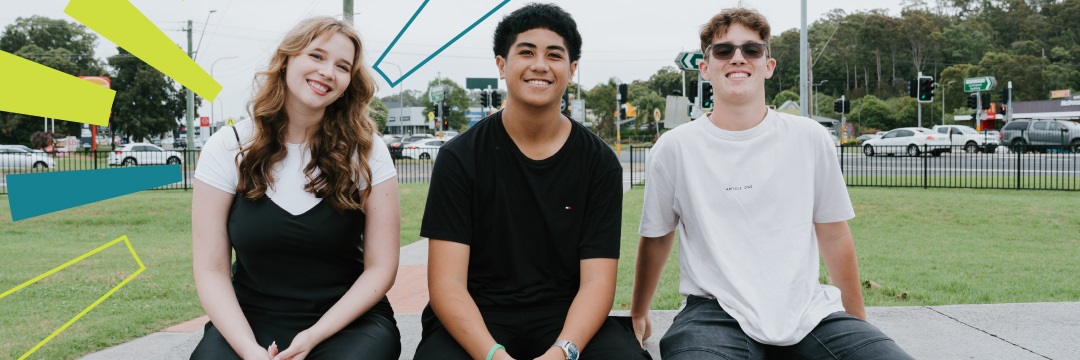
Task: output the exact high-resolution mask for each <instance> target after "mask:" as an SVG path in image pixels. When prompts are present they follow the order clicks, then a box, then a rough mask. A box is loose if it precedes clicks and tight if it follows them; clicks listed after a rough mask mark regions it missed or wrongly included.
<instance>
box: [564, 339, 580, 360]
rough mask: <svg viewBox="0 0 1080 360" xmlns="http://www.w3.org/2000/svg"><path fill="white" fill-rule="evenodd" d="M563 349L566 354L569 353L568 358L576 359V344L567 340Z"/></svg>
mask: <svg viewBox="0 0 1080 360" xmlns="http://www.w3.org/2000/svg"><path fill="white" fill-rule="evenodd" d="M565 349H566V354H567V355H569V358H570V360H578V349H577V346H576V345H574V343H572V342H567V343H566V347H565Z"/></svg>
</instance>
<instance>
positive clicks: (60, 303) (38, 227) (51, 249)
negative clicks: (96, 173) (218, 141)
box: [0, 184, 427, 359]
mask: <svg viewBox="0 0 1080 360" xmlns="http://www.w3.org/2000/svg"><path fill="white" fill-rule="evenodd" d="M400 191H401V194H402V196H401V198H402V205H401V215H402V216H401V218H402V219H401V227H402V241H401V242H402V245H405V244H408V243H412V242H415V241H416V240H418V239H419V236H420V235H419V233H420V219H421V217H422V216H423V208H424V206H423V202H424V200H425V199H426V198H427V184H402V185H401V186H400ZM121 235H127V236H128V238H129V239H130V241H131V244H132V247H133V248H134V249H135V251H136V253H138V255H139V258H140V259H141V260H142V261H143V263H144V264H145V265H146V270H145V271H144V272H142V273H141V274H139V275H138V276H137V277H136V278H135V279H133V280H132V281H131V282H129V283H128V284H127V285H125V286H124V287H123V288H121V289H120V290H118V291H117V292H116V293H114V294H113V295H112V296H111V297H109V298H108V299H107V300H105V301H103V302H101V303H100V304H99V305H98V306H96V307H94V309H93V310H91V311H90V312H89V313H88V314H86V315H85V316H83V317H82V318H81V319H79V320H78V321H76V322H75V323H74V324H73V325H72V326H71V327H69V328H67V329H66V330H64V331H63V332H62V333H60V335H58V336H57V337H55V338H54V339H52V340H50V341H49V342H48V343H47V344H46V345H45V346H44V347H42V348H40V349H38V350H37V351H35V352H34V354H33V355H32V358H36V359H72V358H78V357H80V356H82V355H84V354H86V353H89V352H92V351H96V350H101V349H104V348H107V347H109V346H113V345H116V344H118V343H121V342H124V341H128V340H131V339H134V338H137V337H140V336H144V335H147V334H149V333H152V332H155V331H158V330H161V329H163V328H165V327H168V326H171V325H175V324H177V323H180V322H183V321H187V320H191V319H192V318H195V317H197V316H199V315H202V314H203V311H202V307H201V306H200V305H199V300H198V298H197V296H196V294H195V286H194V283H193V280H192V275H191V192H190V191H182V190H181V191H172V190H169V191H143V192H139V193H136V194H132V195H129V196H124V197H121V198H115V199H110V200H106V201H102V202H98V203H94V204H90V205H86V206H82V207H78V208H75V209H69V210H65V211H61V212H56V213H52V214H48V215H44V216H39V217H36V218H31V219H27V220H23V221H19V222H18V223H12V222H11V211H10V209H9V204H8V197H7V195H0V292H4V291H7V290H8V289H11V288H13V287H15V286H18V285H19V284H22V283H23V282H25V281H27V280H30V279H32V278H34V277H36V276H38V275H40V274H42V273H44V272H46V271H49V270H51V269H53V268H54V267H57V266H59V265H61V264H64V263H66V262H67V261H69V260H71V259H74V258H76V257H78V256H80V255H82V254H84V253H86V252H88V251H90V250H93V249H95V248H97V247H98V246H101V245H103V244H105V243H107V242H109V241H111V240H113V239H116V238H118V237H120V236H121ZM136 269H138V265H137V264H136V263H135V260H134V259H133V258H132V257H131V254H130V253H129V252H128V250H127V248H126V246H124V244H123V243H122V242H121V243H119V244H117V245H115V246H112V247H109V248H107V249H105V250H103V251H101V252H99V253H97V254H95V255H93V256H91V257H88V258H86V259H85V260H82V261H80V262H78V263H76V264H74V265H72V266H70V267H68V268H65V269H64V270H62V271H60V272H57V273H55V274H53V275H50V276H49V277H46V278H45V279H42V280H41V281H39V282H37V283H34V284H32V285H30V286H27V287H25V288H23V289H22V290H20V291H18V292H15V293H13V294H11V295H8V296H7V297H4V298H3V299H0V339H2V340H0V359H15V358H18V357H19V356H21V355H22V354H24V353H25V352H26V351H28V350H29V349H30V348H32V347H34V345H36V344H37V343H38V342H39V341H41V340H42V339H44V338H45V337H47V336H48V335H49V334H51V333H52V332H53V331H55V330H56V329H57V328H59V327H60V326H62V325H64V324H65V323H66V322H67V321H68V320H70V319H71V318H72V317H74V316H75V315H77V314H78V313H79V312H80V311H82V310H83V309H84V308H86V307H87V306H89V305H90V304H92V303H94V301H96V300H97V299H98V298H99V297H101V296H102V295H104V294H105V293H106V292H108V291H109V289H111V288H112V287H113V286H116V285H117V284H119V283H120V282H121V281H123V279H124V278H126V277H127V276H128V275H130V274H131V273H133V272H134V271H135V270H136Z"/></svg>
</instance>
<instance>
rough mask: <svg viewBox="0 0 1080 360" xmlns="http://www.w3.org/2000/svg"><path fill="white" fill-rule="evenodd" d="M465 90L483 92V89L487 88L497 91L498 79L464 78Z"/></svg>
mask: <svg viewBox="0 0 1080 360" xmlns="http://www.w3.org/2000/svg"><path fill="white" fill-rule="evenodd" d="M465 88H466V89H476V90H484V89H488V88H491V89H498V88H499V79H496V78H465Z"/></svg>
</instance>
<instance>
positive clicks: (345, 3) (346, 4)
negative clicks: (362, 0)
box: [342, 0, 353, 25]
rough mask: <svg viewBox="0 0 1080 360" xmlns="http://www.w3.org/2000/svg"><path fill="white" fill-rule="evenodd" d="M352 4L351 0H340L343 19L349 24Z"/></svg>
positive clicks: (351, 16)
mask: <svg viewBox="0 0 1080 360" xmlns="http://www.w3.org/2000/svg"><path fill="white" fill-rule="evenodd" d="M352 5H353V0H342V8H343V9H342V11H343V12H344V13H345V14H344V18H345V21H346V22H348V23H349V25H352V24H353V6H352Z"/></svg>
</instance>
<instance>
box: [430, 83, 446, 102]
mask: <svg viewBox="0 0 1080 360" xmlns="http://www.w3.org/2000/svg"><path fill="white" fill-rule="evenodd" d="M445 98H446V91H445V90H444V89H443V86H442V85H435V86H432V87H431V88H430V89H428V100H431V102H433V103H437V102H440V101H443V99H445Z"/></svg>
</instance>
